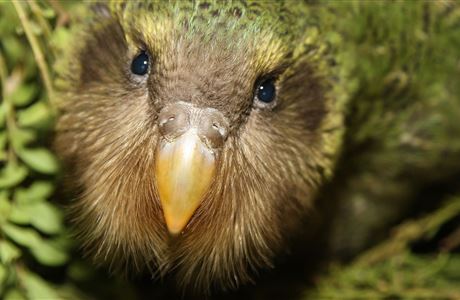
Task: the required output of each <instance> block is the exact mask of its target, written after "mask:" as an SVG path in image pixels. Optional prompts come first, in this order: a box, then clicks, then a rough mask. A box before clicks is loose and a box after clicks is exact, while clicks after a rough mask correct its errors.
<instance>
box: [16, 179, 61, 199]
mask: <svg viewBox="0 0 460 300" xmlns="http://www.w3.org/2000/svg"><path fill="white" fill-rule="evenodd" d="M53 191H54V186H53V184H52V183H51V182H48V181H35V182H34V183H33V184H32V185H31V186H30V187H28V188H18V189H16V191H15V193H14V202H16V203H18V204H27V203H36V202H41V201H45V199H48V198H49V197H50V196H51V195H52V194H53Z"/></svg>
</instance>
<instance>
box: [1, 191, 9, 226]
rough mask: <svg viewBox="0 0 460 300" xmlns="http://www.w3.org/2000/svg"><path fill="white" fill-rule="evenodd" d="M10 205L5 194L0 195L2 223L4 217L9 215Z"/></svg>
mask: <svg viewBox="0 0 460 300" xmlns="http://www.w3.org/2000/svg"><path fill="white" fill-rule="evenodd" d="M10 210H11V204H10V201H9V200H8V197H7V194H6V192H3V193H2V194H1V195H0V221H1V222H4V221H5V217H6V216H8V215H9V214H10Z"/></svg>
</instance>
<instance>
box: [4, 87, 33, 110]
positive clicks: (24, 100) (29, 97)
mask: <svg viewBox="0 0 460 300" xmlns="http://www.w3.org/2000/svg"><path fill="white" fill-rule="evenodd" d="M37 91H38V88H37V86H36V85H35V84H23V85H21V86H19V87H18V88H17V89H16V90H15V91H14V92H13V93H12V94H11V96H10V97H11V99H12V100H13V103H14V104H15V105H16V106H25V105H28V104H30V103H31V102H32V101H33V100H34V98H35V97H36V96H37Z"/></svg>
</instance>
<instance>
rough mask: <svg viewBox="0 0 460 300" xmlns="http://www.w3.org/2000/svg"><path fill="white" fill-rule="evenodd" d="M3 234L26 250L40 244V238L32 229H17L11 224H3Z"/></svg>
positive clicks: (17, 227)
mask: <svg viewBox="0 0 460 300" xmlns="http://www.w3.org/2000/svg"><path fill="white" fill-rule="evenodd" d="M2 229H3V232H4V233H5V234H6V235H7V236H8V237H9V238H10V239H11V240H13V241H14V242H16V243H18V244H19V245H21V246H25V247H27V248H31V247H34V246H35V245H37V244H40V236H39V235H38V233H37V232H35V231H34V230H33V229H29V228H23V227H19V226H16V225H13V224H3V226H2Z"/></svg>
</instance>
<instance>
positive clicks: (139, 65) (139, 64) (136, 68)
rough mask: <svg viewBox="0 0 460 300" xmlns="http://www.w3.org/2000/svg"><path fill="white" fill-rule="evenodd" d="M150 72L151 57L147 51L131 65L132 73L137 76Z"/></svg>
mask: <svg viewBox="0 0 460 300" xmlns="http://www.w3.org/2000/svg"><path fill="white" fill-rule="evenodd" d="M148 70H149V56H148V55H147V53H145V51H143V52H141V53H140V54H139V55H138V56H136V57H135V58H134V59H133V61H132V63H131V72H133V73H134V74H136V75H141V76H142V75H145V74H147V71H148Z"/></svg>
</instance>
